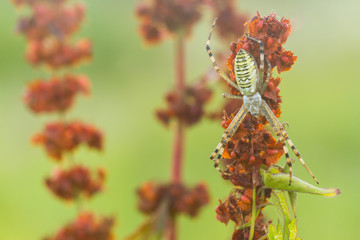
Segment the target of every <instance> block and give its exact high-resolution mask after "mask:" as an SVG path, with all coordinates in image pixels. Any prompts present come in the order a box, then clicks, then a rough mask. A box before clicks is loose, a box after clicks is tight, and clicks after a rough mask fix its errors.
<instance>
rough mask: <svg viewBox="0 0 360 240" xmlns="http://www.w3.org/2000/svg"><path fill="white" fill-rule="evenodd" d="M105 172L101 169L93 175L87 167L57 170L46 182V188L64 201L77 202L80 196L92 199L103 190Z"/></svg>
mask: <svg viewBox="0 0 360 240" xmlns="http://www.w3.org/2000/svg"><path fill="white" fill-rule="evenodd" d="M104 181H105V171H104V170H103V169H101V168H99V169H98V170H97V172H96V173H94V174H92V173H91V172H90V170H89V169H88V168H87V167H85V166H79V165H78V166H73V167H71V168H70V169H68V170H62V169H59V168H56V169H55V170H54V172H53V173H52V176H50V177H48V178H47V179H46V180H45V183H46V186H47V187H48V188H49V189H50V191H52V192H53V193H54V194H55V195H56V196H58V197H59V198H62V199H64V200H76V199H77V198H78V197H79V196H80V195H83V196H86V197H92V196H93V195H94V194H96V193H98V192H99V191H101V190H102V189H103V184H104Z"/></svg>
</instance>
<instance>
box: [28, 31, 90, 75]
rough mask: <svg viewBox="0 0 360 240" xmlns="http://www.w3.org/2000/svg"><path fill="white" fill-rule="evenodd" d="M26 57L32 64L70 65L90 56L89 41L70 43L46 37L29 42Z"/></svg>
mask: <svg viewBox="0 0 360 240" xmlns="http://www.w3.org/2000/svg"><path fill="white" fill-rule="evenodd" d="M26 58H27V60H28V61H29V62H30V63H32V64H34V65H40V64H46V65H48V66H50V67H52V68H60V67H64V66H72V65H75V64H77V63H79V62H81V61H85V60H88V59H90V58H91V43H90V42H89V40H87V39H82V40H79V41H78V42H77V43H76V44H74V45H71V44H68V43H65V42H62V41H59V40H58V39H56V38H54V37H48V38H46V39H44V40H43V41H32V42H30V43H29V44H28V47H27V53H26Z"/></svg>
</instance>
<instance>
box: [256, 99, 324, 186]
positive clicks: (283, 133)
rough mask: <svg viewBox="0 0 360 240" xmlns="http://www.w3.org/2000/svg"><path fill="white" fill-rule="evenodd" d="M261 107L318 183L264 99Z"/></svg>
mask: <svg viewBox="0 0 360 240" xmlns="http://www.w3.org/2000/svg"><path fill="white" fill-rule="evenodd" d="M262 107H263V109H264V113H265V112H266V115H267V118H270V119H272V121H273V122H274V123H275V124H276V126H277V128H278V129H279V130H280V133H281V135H282V136H283V137H284V138H285V140H286V141H287V142H288V144H289V145H290V147H291V149H292V150H293V152H294V153H295V155H296V156H297V157H298V159H299V160H300V162H301V164H302V165H303V166H304V167H305V168H306V170H307V171H308V172H309V173H310V175H311V176H312V177H313V179H314V180H315V181H316V183H317V184H319V181H318V180H317V179H316V177H315V175H314V174H313V173H312V172H311V170H310V168H309V167H308V166H307V165H306V163H305V161H304V160H303V159H302V157H301V156H300V153H299V151H298V150H297V149H296V147H295V145H294V143H293V142H292V141H291V139H290V138H289V135H288V134H287V132H286V131H285V129H284V127H283V126H282V124H281V123H280V122H279V120H278V119H277V118H276V116H275V115H274V113H273V112H272V110H271V109H270V107H269V106H268V105H267V103H266V102H265V101H262Z"/></svg>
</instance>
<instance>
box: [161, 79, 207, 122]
mask: <svg viewBox="0 0 360 240" xmlns="http://www.w3.org/2000/svg"><path fill="white" fill-rule="evenodd" d="M207 80H208V79H207V76H204V77H203V78H202V79H201V80H200V81H198V82H196V83H195V84H194V85H192V86H187V87H186V88H185V90H184V91H183V92H181V91H179V90H178V89H174V90H172V91H171V92H168V93H167V94H166V96H165V100H166V102H167V109H163V110H157V112H156V115H157V117H158V119H159V120H160V121H161V122H163V123H164V124H165V125H166V126H167V125H169V123H170V120H171V119H173V118H175V119H179V120H180V121H181V122H183V123H185V124H186V125H187V126H191V125H194V124H195V123H197V122H198V121H200V120H201V118H202V117H203V116H204V114H205V110H204V105H205V104H206V103H208V101H209V100H210V98H211V96H212V90H210V88H209V87H208V86H207Z"/></svg>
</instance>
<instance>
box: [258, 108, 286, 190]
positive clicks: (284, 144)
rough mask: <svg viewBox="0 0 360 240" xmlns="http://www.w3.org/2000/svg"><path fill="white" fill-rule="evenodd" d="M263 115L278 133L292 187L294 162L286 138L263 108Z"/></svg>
mask: <svg viewBox="0 0 360 240" xmlns="http://www.w3.org/2000/svg"><path fill="white" fill-rule="evenodd" d="M261 113H262V115H264V116H265V118H266V120H267V121H268V122H269V123H270V126H271V128H272V129H273V130H274V132H275V133H276V136H277V138H278V139H279V141H280V142H281V144H282V146H283V149H284V153H285V157H286V163H287V165H288V166H289V175H290V179H289V186H290V185H291V181H292V162H291V159H290V155H289V150H288V148H287V146H286V143H285V139H284V137H283V136H282V135H281V132H280V129H279V128H278V127H277V125H276V123H275V122H274V120H273V119H272V118H271V117H270V116H269V114H268V113H267V112H266V111H265V110H264V107H262V108H261Z"/></svg>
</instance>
